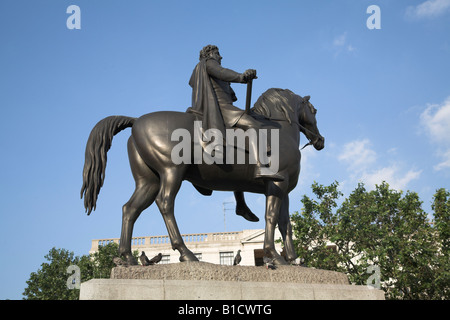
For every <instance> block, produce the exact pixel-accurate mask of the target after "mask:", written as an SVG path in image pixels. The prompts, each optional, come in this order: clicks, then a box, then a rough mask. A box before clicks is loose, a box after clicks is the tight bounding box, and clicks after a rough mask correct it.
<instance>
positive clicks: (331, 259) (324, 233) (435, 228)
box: [292, 182, 450, 299]
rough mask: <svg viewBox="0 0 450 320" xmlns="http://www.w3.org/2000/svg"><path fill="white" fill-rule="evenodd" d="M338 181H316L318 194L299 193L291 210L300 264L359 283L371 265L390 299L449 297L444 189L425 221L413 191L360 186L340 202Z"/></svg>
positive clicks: (448, 200) (449, 197) (449, 203)
mask: <svg viewBox="0 0 450 320" xmlns="http://www.w3.org/2000/svg"><path fill="white" fill-rule="evenodd" d="M338 186H339V184H338V183H337V182H334V183H332V184H331V185H330V186H323V185H319V184H317V183H314V184H313V185H312V191H313V193H314V195H315V197H316V199H311V198H309V197H307V196H304V197H303V199H302V203H303V208H302V210H301V212H300V213H298V212H296V213H294V214H293V215H292V221H293V230H294V235H295V244H296V248H297V253H298V255H299V257H301V258H302V259H303V260H304V264H305V265H306V266H308V267H315V268H321V269H328V270H335V271H339V272H344V273H346V274H347V275H348V277H349V280H350V282H352V283H354V284H358V285H365V284H368V282H367V281H368V279H369V276H370V275H371V274H369V273H367V272H368V270H370V269H369V266H371V265H375V266H377V267H379V270H380V276H381V277H380V283H381V289H383V290H384V291H385V292H386V297H387V298H388V299H448V298H449V283H450V278H449V266H450V264H449V261H448V247H449V232H450V231H449V216H450V194H449V193H448V192H447V191H445V190H444V189H439V190H437V192H436V194H435V196H434V202H433V205H432V210H433V211H434V214H433V217H434V220H433V221H430V218H429V216H428V214H427V213H426V212H425V211H424V210H423V209H422V202H421V201H420V199H419V196H418V195H417V193H415V192H410V191H408V192H406V193H405V194H403V192H401V191H396V190H392V189H390V188H389V185H388V184H387V183H384V182H383V183H382V184H381V185H377V186H376V188H375V190H372V191H367V190H366V189H365V187H364V184H362V183H360V184H358V186H357V188H356V189H355V190H354V191H353V192H352V193H351V194H350V196H348V198H346V199H344V200H342V199H341V198H342V196H343V194H342V193H341V192H340V191H339V190H338ZM339 202H340V203H339ZM369 284H370V283H369Z"/></svg>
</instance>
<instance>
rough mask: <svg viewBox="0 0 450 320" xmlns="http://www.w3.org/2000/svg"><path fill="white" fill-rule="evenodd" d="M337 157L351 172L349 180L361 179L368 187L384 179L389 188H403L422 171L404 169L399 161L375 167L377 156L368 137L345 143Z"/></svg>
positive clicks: (370, 187) (371, 187) (354, 181)
mask: <svg viewBox="0 0 450 320" xmlns="http://www.w3.org/2000/svg"><path fill="white" fill-rule="evenodd" d="M388 153H389V152H388ZM337 158H338V160H339V161H341V162H343V163H345V164H346V165H347V170H348V171H349V172H351V174H350V180H351V181H353V183H356V181H361V182H363V183H364V184H365V185H366V187H367V188H368V189H373V188H374V187H375V185H376V184H378V185H379V184H381V183H382V182H383V181H386V182H387V183H388V184H389V186H390V187H391V188H393V189H397V190H403V189H405V188H406V187H407V185H408V184H409V182H411V181H412V180H414V179H417V178H419V176H420V174H421V172H422V171H421V170H408V171H406V170H405V168H403V167H402V165H400V164H399V163H397V164H394V165H390V166H386V167H381V168H377V166H376V164H377V158H378V156H377V153H376V152H375V151H374V150H373V149H372V148H371V142H370V140H369V139H363V140H355V141H351V142H349V143H347V144H345V145H344V148H343V150H342V152H341V153H340V154H338V156H337ZM405 171H406V173H405Z"/></svg>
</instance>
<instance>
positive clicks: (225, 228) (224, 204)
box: [222, 201, 234, 232]
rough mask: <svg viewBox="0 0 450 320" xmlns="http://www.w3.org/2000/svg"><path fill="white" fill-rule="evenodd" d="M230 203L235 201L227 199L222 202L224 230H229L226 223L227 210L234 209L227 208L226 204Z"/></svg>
mask: <svg viewBox="0 0 450 320" xmlns="http://www.w3.org/2000/svg"><path fill="white" fill-rule="evenodd" d="M229 203H234V202H233V201H225V202H222V206H223V230H224V232H227V224H226V219H225V211H227V210H233V209H227V208H226V205H227V204H229Z"/></svg>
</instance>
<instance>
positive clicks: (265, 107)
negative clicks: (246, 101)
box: [252, 88, 300, 123]
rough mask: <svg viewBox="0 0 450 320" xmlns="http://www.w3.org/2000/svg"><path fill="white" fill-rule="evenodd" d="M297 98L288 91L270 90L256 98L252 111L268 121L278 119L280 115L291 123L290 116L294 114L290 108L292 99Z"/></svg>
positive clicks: (292, 102)
mask: <svg viewBox="0 0 450 320" xmlns="http://www.w3.org/2000/svg"><path fill="white" fill-rule="evenodd" d="M298 98H300V96H298V95H296V94H295V93H293V92H292V91H291V90H289V89H278V88H271V89H269V90H267V91H266V92H264V93H263V94H262V95H261V96H260V97H259V98H258V100H257V101H256V102H255V105H254V107H253V108H252V110H253V111H254V112H256V113H258V114H260V115H263V116H264V117H266V118H268V119H279V118H280V115H281V116H282V117H284V118H285V120H287V121H288V122H289V123H291V119H292V115H293V114H294V113H295V111H294V109H293V108H292V105H293V104H294V103H295V101H294V100H293V99H298ZM297 103H298V102H297Z"/></svg>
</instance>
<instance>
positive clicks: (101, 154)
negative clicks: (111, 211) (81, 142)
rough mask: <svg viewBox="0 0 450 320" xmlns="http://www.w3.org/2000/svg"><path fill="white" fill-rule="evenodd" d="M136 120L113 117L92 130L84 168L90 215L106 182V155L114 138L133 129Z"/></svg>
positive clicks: (86, 197) (84, 183) (87, 209)
mask: <svg viewBox="0 0 450 320" xmlns="http://www.w3.org/2000/svg"><path fill="white" fill-rule="evenodd" d="M135 120H136V118H131V117H125V116H111V117H107V118H105V119H103V120H100V121H99V122H98V123H97V124H96V125H95V127H94V128H93V129H92V131H91V134H90V135H89V139H88V141H87V143H86V152H85V160H84V168H83V186H82V187H81V198H83V194H84V207H85V209H86V212H87V214H88V215H89V214H90V213H91V212H92V210H95V207H96V202H97V196H98V194H99V192H100V188H101V187H102V186H103V181H104V180H105V169H106V159H107V157H106V154H107V152H108V150H109V148H111V143H112V139H113V137H114V136H115V135H116V134H117V133H119V132H120V131H122V130H124V129H126V128H129V127H132V126H133V124H134V121H135Z"/></svg>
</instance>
